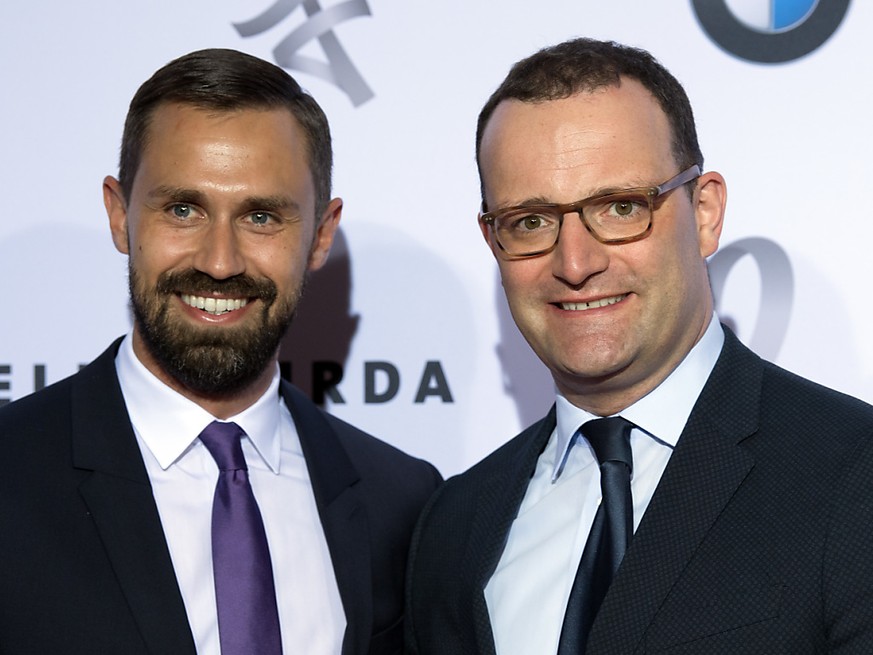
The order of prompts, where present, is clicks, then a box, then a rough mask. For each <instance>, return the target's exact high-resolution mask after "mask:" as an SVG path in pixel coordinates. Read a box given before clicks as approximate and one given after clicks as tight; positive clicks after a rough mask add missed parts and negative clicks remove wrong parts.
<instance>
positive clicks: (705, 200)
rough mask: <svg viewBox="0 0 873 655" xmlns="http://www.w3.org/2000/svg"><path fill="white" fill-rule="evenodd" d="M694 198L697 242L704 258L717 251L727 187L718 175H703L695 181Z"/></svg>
mask: <svg viewBox="0 0 873 655" xmlns="http://www.w3.org/2000/svg"><path fill="white" fill-rule="evenodd" d="M694 197H695V203H694V215H695V218H696V220H697V241H698V243H699V244H700V255H701V256H702V257H704V258H706V257H709V256H710V255H712V254H713V253H714V252H715V251H716V250H718V241H719V239H720V238H721V229H722V227H723V225H724V208H725V204H726V203H727V185H726V184H725V181H724V178H723V177H722V176H721V175H720V174H719V173H715V172H709V173H704V174H703V175H701V176H700V177H699V178H698V180H697V190H696V191H695V194H694Z"/></svg>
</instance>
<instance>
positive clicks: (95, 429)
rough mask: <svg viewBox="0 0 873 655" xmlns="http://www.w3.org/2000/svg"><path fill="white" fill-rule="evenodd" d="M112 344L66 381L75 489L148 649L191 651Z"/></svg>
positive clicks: (165, 545)
mask: <svg viewBox="0 0 873 655" xmlns="http://www.w3.org/2000/svg"><path fill="white" fill-rule="evenodd" d="M118 343H119V342H116V343H115V344H113V346H112V347H110V348H109V349H108V350H107V351H106V352H104V353H103V354H102V355H101V356H100V357H99V358H98V359H97V360H96V361H95V362H94V363H92V364H91V365H90V366H88V367H87V368H85V369H84V370H83V371H82V372H81V373H79V375H78V376H77V377H76V380H75V382H74V385H73V387H72V417H71V419H72V442H73V443H72V448H73V466H74V467H75V468H79V469H84V470H87V471H90V472H91V473H90V475H88V476H87V477H86V478H85V479H84V481H83V482H82V484H81V485H80V487H79V491H80V493H81V495H82V497H83V499H84V500H85V503H86V504H87V506H88V510H89V512H90V514H91V516H92V518H93V520H94V524H95V525H96V528H97V532H98V533H99V535H100V539H101V540H102V542H103V545H104V547H105V549H106V554H107V556H108V558H109V560H110V562H111V565H112V569H113V571H114V572H115V575H116V576H117V578H118V582H119V584H120V586H121V588H122V591H123V593H124V596H125V598H126V599H127V603H128V605H129V607H130V610H131V613H132V614H133V617H134V620H135V621H136V624H137V626H138V627H139V632H140V635H141V636H142V639H143V641H144V642H145V644H146V646H147V649H148V651H149V652H151V653H156V654H157V653H191V654H192V655H193V653H194V652H195V647H194V639H193V637H192V635H191V630H190V628H189V626H188V618H187V614H186V612H185V606H184V603H183V602H182V596H181V593H180V591H179V586H178V583H177V581H176V576H175V573H174V571H173V564H172V561H171V559H170V554H169V550H168V548H167V543H166V540H165V539H164V532H163V528H162V526H161V520H160V517H159V515H158V510H157V506H156V505H155V501H154V498H153V496H152V490H151V485H150V483H149V478H148V474H147V472H146V470H145V465H144V464H143V461H142V455H141V454H140V452H139V447H138V446H137V443H136V437H135V436H134V433H133V428H132V427H131V425H130V420H129V419H128V417H127V412H126V409H125V405H124V398H123V396H122V394H121V388H120V387H119V384H118V379H117V377H116V374H115V363H114V360H115V353H116V352H117V350H118Z"/></svg>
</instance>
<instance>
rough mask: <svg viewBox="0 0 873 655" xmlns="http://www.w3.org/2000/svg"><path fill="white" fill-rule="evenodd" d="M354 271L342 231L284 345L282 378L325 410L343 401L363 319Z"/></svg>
mask: <svg viewBox="0 0 873 655" xmlns="http://www.w3.org/2000/svg"><path fill="white" fill-rule="evenodd" d="M351 298H352V267H351V260H350V258H349V249H348V242H347V241H346V237H345V235H344V234H343V231H342V229H339V230H337V233H336V236H335V237H334V242H333V247H332V248H331V250H330V255H329V256H328V259H327V262H326V263H325V265H324V266H323V267H322V268H321V269H320V270H318V271H315V272H314V273H312V274H310V276H309V280H308V282H307V285H306V292H305V294H304V296H303V300H302V301H301V302H300V306H299V307H298V310H297V314H296V316H295V317H294V322H293V323H292V324H291V328H290V329H289V330H288V334H287V335H285V338H284V339H283V340H282V344H281V346H280V347H279V365H280V369H281V371H282V377H284V378H286V379H288V380H290V381H291V382H293V383H294V384H295V385H297V386H298V387H299V388H300V389H301V390H302V391H303V392H304V393H305V394H306V395H308V396H309V397H310V398H312V400H313V401H314V402H315V403H316V404H318V405H321V406H323V405H324V401H325V399H326V398H331V399H332V400H333V401H335V402H336V401H339V402H342V401H341V400H338V391H337V390H336V385H337V384H339V383H340V381H341V380H342V377H343V371H344V369H345V365H346V359H347V358H348V356H349V350H350V349H351V345H352V339H353V338H354V336H355V333H356V332H357V330H358V321H359V319H360V316H359V315H357V314H351Z"/></svg>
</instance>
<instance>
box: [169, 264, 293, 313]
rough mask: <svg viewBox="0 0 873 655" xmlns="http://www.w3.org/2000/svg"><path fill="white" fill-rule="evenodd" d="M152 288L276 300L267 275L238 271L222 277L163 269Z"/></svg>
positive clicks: (271, 301) (195, 271) (202, 294)
mask: <svg viewBox="0 0 873 655" xmlns="http://www.w3.org/2000/svg"><path fill="white" fill-rule="evenodd" d="M155 289H156V290H157V291H158V293H162V294H170V293H177V292H181V293H190V294H193V295H198V296H210V295H212V294H213V293H218V294H221V295H227V296H235V297H245V298H258V299H260V300H263V301H264V303H266V304H267V305H269V304H272V303H273V301H275V300H276V296H277V295H278V293H279V292H278V290H277V289H276V285H275V283H274V282H273V281H272V280H270V279H268V278H255V277H252V276H250V275H246V274H244V273H241V274H239V275H234V276H233V277H229V278H226V279H223V280H217V279H215V278H214V277H212V276H211V275H207V274H206V273H203V272H202V271H197V270H194V269H193V268H191V269H187V270H184V271H166V272H164V273H161V274H160V275H159V276H158V280H157V283H156V284H155Z"/></svg>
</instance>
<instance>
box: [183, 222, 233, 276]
mask: <svg viewBox="0 0 873 655" xmlns="http://www.w3.org/2000/svg"><path fill="white" fill-rule="evenodd" d="M197 236H198V239H199V242H198V244H197V252H196V254H195V257H194V267H195V268H196V269H197V270H198V271H200V272H202V273H206V274H207V275H209V276H211V277H213V278H215V279H216V280H225V279H227V278H230V277H233V276H234V275H239V274H240V273H243V272H244V271H245V259H244V258H243V253H242V251H241V250H240V245H241V244H240V243H239V235H238V234H237V233H236V230H235V229H234V226H233V223H232V222H231V221H230V220H223V219H214V220H212V221H210V223H209V226H208V227H207V229H205V230H204V231H203V232H201V233H200V234H199V235H197Z"/></svg>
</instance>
